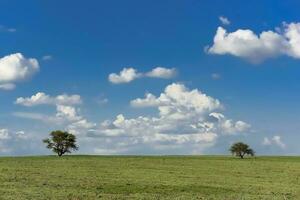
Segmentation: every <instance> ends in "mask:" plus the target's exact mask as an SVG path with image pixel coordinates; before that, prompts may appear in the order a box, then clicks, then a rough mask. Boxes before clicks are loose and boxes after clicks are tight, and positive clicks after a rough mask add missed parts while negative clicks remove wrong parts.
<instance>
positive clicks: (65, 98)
mask: <svg viewBox="0 0 300 200" xmlns="http://www.w3.org/2000/svg"><path fill="white" fill-rule="evenodd" d="M81 102H82V101H81V97H80V95H76V94H75V95H67V94H62V95H58V96H56V97H51V96H49V95H47V94H45V93H43V92H38V93H36V94H35V95H32V96H31V97H19V98H17V100H16V101H15V103H16V104H19V105H23V106H28V107H30V106H37V105H43V104H48V105H51V104H52V105H76V104H81Z"/></svg>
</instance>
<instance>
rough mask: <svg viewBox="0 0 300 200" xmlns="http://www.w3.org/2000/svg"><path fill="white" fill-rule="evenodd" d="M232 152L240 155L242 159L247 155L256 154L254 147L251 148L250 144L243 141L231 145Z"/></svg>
mask: <svg viewBox="0 0 300 200" xmlns="http://www.w3.org/2000/svg"><path fill="white" fill-rule="evenodd" d="M230 152H231V153H232V155H235V156H239V157H240V158H241V159H243V158H244V156H245V155H251V156H254V154H255V152H254V151H253V149H251V148H249V145H247V144H244V143H242V142H237V143H234V144H233V145H232V146H231V147H230Z"/></svg>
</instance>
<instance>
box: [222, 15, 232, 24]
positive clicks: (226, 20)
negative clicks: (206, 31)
mask: <svg viewBox="0 0 300 200" xmlns="http://www.w3.org/2000/svg"><path fill="white" fill-rule="evenodd" d="M219 20H220V22H221V23H222V24H224V25H229V24H230V21H229V19H228V18H227V17H224V16H220V17H219Z"/></svg>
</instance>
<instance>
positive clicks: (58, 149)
mask: <svg viewBox="0 0 300 200" xmlns="http://www.w3.org/2000/svg"><path fill="white" fill-rule="evenodd" d="M43 142H44V143H45V144H47V148H48V149H51V150H52V151H53V152H54V153H57V155H58V156H59V157H61V156H62V155H64V154H65V153H71V151H72V150H73V151H76V150H78V146H77V145H76V136H75V135H73V134H71V133H68V132H64V131H59V130H58V131H52V132H51V133H50V138H47V139H44V140H43Z"/></svg>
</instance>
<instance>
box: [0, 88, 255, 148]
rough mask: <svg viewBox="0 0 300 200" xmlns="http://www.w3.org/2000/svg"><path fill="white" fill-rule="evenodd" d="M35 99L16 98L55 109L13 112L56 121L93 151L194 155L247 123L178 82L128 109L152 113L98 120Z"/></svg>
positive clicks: (241, 130)
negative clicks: (151, 110)
mask: <svg viewBox="0 0 300 200" xmlns="http://www.w3.org/2000/svg"><path fill="white" fill-rule="evenodd" d="M42 96H43V97H45V96H49V95H42ZM24 99H29V100H31V99H34V98H32V97H29V98H24ZM36 99H38V100H34V101H33V102H35V103H32V102H31V101H29V102H30V103H29V104H28V102H27V101H24V102H26V103H24V102H23V101H22V103H21V105H24V106H28V105H30V106H37V105H41V104H49V105H52V106H55V107H56V113H55V114H52V115H50V116H48V115H45V114H40V113H22V112H21V113H20V112H19V113H15V116H18V117H23V118H24V117H25V118H29V119H34V120H39V121H43V122H46V123H47V124H48V123H53V124H59V125H60V127H63V129H64V130H67V131H69V132H71V133H74V134H76V135H77V136H78V137H79V139H80V141H81V142H82V144H83V143H84V144H85V145H83V146H84V148H90V150H89V152H90V151H93V152H94V153H95V154H97V153H109V154H111V153H113V154H118V153H120V154H132V153H134V154H136V153H137V152H141V153H146V154H147V153H148V154H164V153H165V154H196V153H197V154H198V153H201V152H203V151H204V150H206V149H207V148H209V147H211V146H213V145H214V144H215V143H216V141H217V140H218V138H220V137H227V136H228V135H234V134H239V133H245V132H247V131H248V130H249V128H250V125H249V124H247V123H246V122H243V121H241V120H238V121H234V120H232V119H228V118H227V117H225V115H224V114H223V113H222V112H223V111H224V108H223V106H222V104H221V102H220V101H219V100H218V99H215V98H213V97H211V96H208V95H206V94H204V93H203V92H201V91H200V90H198V89H193V90H191V89H189V88H187V87H186V86H184V85H183V84H178V83H173V84H170V85H168V86H167V87H166V88H165V90H164V91H163V92H162V93H161V94H160V95H159V96H156V95H154V94H151V93H148V94H146V95H145V97H144V98H137V99H133V100H132V101H131V102H130V104H131V106H132V107H134V108H144V107H152V108H154V109H155V110H156V114H155V115H154V116H143V115H141V116H138V117H134V118H127V117H125V115H123V114H119V115H117V116H116V117H115V119H113V120H105V121H102V122H100V123H94V122H90V121H88V120H87V119H86V118H85V117H83V116H82V115H81V114H80V110H79V108H77V107H76V106H77V105H78V104H75V105H66V104H60V103H59V102H61V101H57V100H56V99H57V98H55V97H51V98H48V97H47V98H41V99H40V98H36ZM49 99H51V101H50V100H49ZM37 102H38V103H37ZM53 102H54V103H53ZM4 136H5V135H4ZM4 136H3V137H4ZM91 149H92V150H91ZM103 149H105V151H104V150H103Z"/></svg>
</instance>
